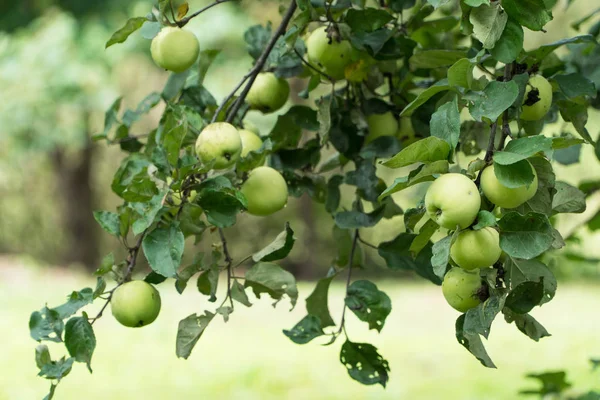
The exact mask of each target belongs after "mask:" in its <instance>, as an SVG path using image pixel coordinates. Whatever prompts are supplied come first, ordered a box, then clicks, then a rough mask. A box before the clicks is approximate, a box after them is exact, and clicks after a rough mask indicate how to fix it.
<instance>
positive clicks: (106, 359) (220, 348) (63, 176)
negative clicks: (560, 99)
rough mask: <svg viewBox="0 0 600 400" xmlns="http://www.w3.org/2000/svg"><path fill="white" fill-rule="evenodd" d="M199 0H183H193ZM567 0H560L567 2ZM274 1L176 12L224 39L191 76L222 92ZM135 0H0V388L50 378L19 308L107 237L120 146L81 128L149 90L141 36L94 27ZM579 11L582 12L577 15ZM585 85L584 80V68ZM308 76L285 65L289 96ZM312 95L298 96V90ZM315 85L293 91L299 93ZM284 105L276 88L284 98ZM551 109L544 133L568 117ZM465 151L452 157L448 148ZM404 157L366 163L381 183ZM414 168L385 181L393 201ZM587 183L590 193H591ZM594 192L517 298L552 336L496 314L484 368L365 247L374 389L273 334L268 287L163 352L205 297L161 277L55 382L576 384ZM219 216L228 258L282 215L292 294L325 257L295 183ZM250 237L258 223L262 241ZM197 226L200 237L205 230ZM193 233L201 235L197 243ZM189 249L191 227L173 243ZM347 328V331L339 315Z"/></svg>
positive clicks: (214, 41)
mask: <svg viewBox="0 0 600 400" xmlns="http://www.w3.org/2000/svg"><path fill="white" fill-rule="evenodd" d="M208 3H209V1H203V0H194V1H190V8H191V10H196V9H199V8H200V7H202V6H203V5H206V4H208ZM565 3H566V1H565ZM592 3H595V1H592V0H579V1H575V2H574V3H573V5H571V6H570V8H568V9H566V10H565V4H564V3H563V2H559V4H558V5H557V8H556V12H555V19H554V21H552V22H551V23H550V24H549V25H548V26H547V28H546V29H547V33H535V34H534V33H531V32H527V35H526V38H527V39H526V49H529V48H533V47H537V46H539V45H540V44H544V43H550V42H553V41H555V40H558V39H562V38H565V37H570V36H574V35H576V34H578V32H576V31H575V30H574V29H572V28H571V26H570V23H571V22H573V21H575V20H577V19H579V18H581V17H582V16H584V15H587V14H588V13H589V12H590V10H591V8H592V6H594V7H595V6H597V5H596V4H592ZM278 4H279V3H278V2H277V1H267V0H265V1H254V0H243V1H241V3H240V4H236V5H234V4H229V3H226V4H222V5H219V6H217V7H214V8H213V9H211V10H210V11H208V12H207V13H205V14H202V15H201V16H200V17H199V18H197V19H195V20H193V21H192V23H190V24H189V25H188V27H189V29H190V30H192V31H193V32H194V33H195V34H196V35H197V36H198V38H199V40H200V43H201V47H202V49H211V48H213V49H222V52H221V54H220V55H219V56H218V57H217V59H216V61H215V63H214V64H213V66H212V67H211V69H210V71H209V74H208V76H207V79H206V80H205V84H206V86H207V88H208V89H209V90H210V91H211V92H212V93H213V94H214V95H215V97H216V98H217V99H218V100H220V99H222V98H223V97H224V95H225V94H226V93H228V92H229V91H230V90H231V88H232V87H233V86H234V85H235V84H236V83H237V82H238V80H239V78H241V76H243V75H244V74H245V73H246V71H247V70H248V69H249V68H250V66H251V58H250V57H249V56H248V55H247V53H246V48H245V43H244V41H243V33H244V31H245V30H246V29H247V28H248V27H250V26H252V25H255V24H258V23H261V24H262V23H265V22H267V21H268V20H272V21H273V22H274V23H275V22H277V21H278V20H279V19H280V17H279V13H278ZM151 6H152V3H151V2H149V1H138V2H132V1H127V2H123V1H119V0H104V1H78V0H28V1H22V2H7V1H2V2H0V95H1V98H2V101H1V103H0V327H1V328H2V329H1V330H0V355H2V356H3V357H2V359H3V360H4V364H3V366H2V367H0V372H1V373H0V400H9V399H10V400H21V399H40V398H42V397H43V396H44V395H45V392H46V390H47V388H48V386H49V384H48V383H47V382H45V381H43V380H41V379H39V378H36V377H35V375H36V373H37V368H36V366H35V362H34V357H33V356H34V348H35V342H33V341H32V340H31V339H30V338H29V334H28V329H27V320H28V318H29V314H30V312H31V311H33V310H37V309H39V308H41V307H42V306H43V305H44V304H45V303H46V302H47V303H48V304H49V305H50V306H54V305H57V304H60V303H61V302H62V301H63V299H64V296H65V295H66V294H67V293H70V292H71V291H72V290H74V289H79V288H81V287H84V286H86V285H93V280H92V279H91V276H90V272H91V271H93V270H95V269H96V268H97V267H98V265H99V261H100V260H101V258H102V257H103V256H104V255H105V254H107V253H109V252H111V251H112V252H114V253H115V257H116V258H117V259H118V258H119V257H121V256H123V253H122V249H121V248H120V246H119V243H118V242H117V241H116V240H114V239H113V238H111V237H109V236H108V235H106V234H103V233H102V231H101V229H100V228H99V227H98V226H97V224H96V222H95V221H94V219H93V216H92V211H93V210H99V209H105V210H112V209H114V207H115V206H116V205H117V204H119V199H118V198H117V196H116V195H114V194H112V193H111V191H110V182H111V180H112V177H113V174H114V172H115V171H116V168H117V167H118V165H119V161H120V159H121V157H123V154H122V153H121V152H120V150H119V149H118V148H117V147H108V146H107V145H106V144H105V143H92V142H91V140H90V137H91V136H92V135H93V134H95V133H98V132H101V131H102V129H103V123H104V112H105V110H106V109H107V108H108V107H109V106H110V105H111V104H112V103H113V101H114V100H115V99H116V98H117V97H119V96H124V105H125V107H129V108H132V107H135V105H137V104H138V103H139V101H141V100H142V99H143V98H144V97H145V96H146V95H147V94H149V93H150V92H152V91H160V90H162V87H163V86H164V84H165V82H166V80H167V78H168V74H167V73H166V72H164V71H162V70H161V69H160V68H158V67H156V66H155V65H154V64H153V62H152V60H151V58H150V55H149V53H150V52H149V47H150V41H149V40H146V39H144V38H142V37H141V35H139V33H137V34H134V35H132V36H131V37H130V38H129V40H128V41H127V42H126V43H124V44H121V45H118V46H113V47H111V48H109V49H108V50H105V49H104V44H105V42H106V41H107V40H108V38H109V37H110V36H111V34H112V33H113V32H114V31H115V30H116V29H118V28H119V27H121V26H122V25H123V24H124V22H125V21H126V20H127V18H129V17H132V16H143V15H146V14H147V12H148V11H149V10H150V9H151ZM584 27H585V25H584ZM597 75H598V80H597V81H596V85H597V86H600V74H597ZM306 83H307V82H306V81H303V80H293V81H292V82H291V84H292V92H293V95H292V97H293V101H294V102H297V103H299V102H301V101H304V100H301V99H300V98H299V97H298V96H297V93H299V92H300V91H301V90H303V89H304V88H305V86H306ZM313 100H314V99H313ZM313 100H309V101H308V102H306V101H305V102H306V104H309V105H312V102H313ZM290 104H291V103H290ZM161 112H162V110H154V112H153V113H151V114H150V115H149V116H148V117H147V118H145V119H143V120H141V121H140V122H138V123H137V124H136V125H135V128H134V131H133V132H132V134H134V135H135V134H144V133H147V132H148V131H149V130H150V129H152V128H153V127H155V126H156V125H157V123H158V119H159V118H160V113H161ZM248 118H249V120H250V121H251V122H252V123H254V124H255V125H256V126H258V127H259V128H260V130H261V132H262V134H267V133H268V132H269V130H270V127H271V126H272V125H273V123H274V121H275V118H276V117H275V116H263V115H262V114H258V113H256V114H253V113H250V114H249V116H248ZM599 126H600V113H598V112H591V114H590V122H589V123H588V129H589V130H590V132H591V134H592V136H594V137H597V135H598V132H599V131H600V129H599V128H598V127H599ZM569 130H570V128H569V127H565V125H564V124H563V123H562V122H560V121H559V122H557V123H556V124H552V125H550V126H548V128H547V132H545V133H547V134H549V135H552V134H558V133H561V132H564V131H569ZM580 151H581V155H580V160H581V163H580V164H572V165H562V164H559V163H556V173H557V179H559V180H562V181H566V182H568V183H571V184H573V185H575V186H577V185H578V184H579V183H580V182H582V181H585V180H590V179H596V180H597V179H598V178H600V163H599V162H598V160H597V159H596V157H595V155H594V153H593V149H592V148H591V146H584V147H581V148H580ZM460 161H461V163H462V164H463V166H466V165H467V161H468V160H463V159H461V160H460ZM402 175H405V171H389V170H388V171H384V170H382V171H380V176H381V177H382V178H384V179H385V180H386V182H387V183H388V184H390V183H391V182H392V181H393V179H394V178H395V177H396V176H402ZM425 190H426V185H419V186H417V187H415V188H411V189H409V190H406V191H404V192H402V193H401V194H400V195H398V196H397V197H395V199H396V201H397V203H398V204H400V205H401V206H402V207H404V208H409V207H411V206H413V205H414V204H415V202H416V201H417V200H418V199H420V198H421V197H422V195H423V193H424V191H425ZM596 194H598V193H596ZM599 208H600V197H599V196H592V197H591V198H590V202H589V204H588V210H587V211H586V212H585V213H584V214H581V215H574V216H573V215H568V216H566V217H563V218H562V219H559V220H557V221H556V223H557V226H558V229H559V230H560V231H561V233H562V234H563V236H564V237H565V238H568V239H569V240H568V241H567V242H568V246H567V247H566V248H565V249H563V250H561V251H560V252H557V253H556V254H553V255H552V258H551V259H549V260H548V261H549V263H550V266H551V267H552V269H553V271H554V272H555V274H556V275H557V276H558V278H559V284H560V288H559V290H558V292H557V296H556V298H555V300H554V301H552V302H551V303H550V304H548V305H545V306H544V307H543V308H542V309H539V310H535V311H534V313H533V315H534V316H535V317H536V318H537V319H538V320H539V321H540V322H541V323H542V324H544V325H545V326H546V328H547V329H548V331H549V332H550V333H552V334H553V336H552V337H550V338H546V339H543V340H542V341H541V342H540V343H537V344H536V343H534V342H532V341H530V340H529V339H528V338H526V337H525V336H524V335H522V334H521V333H520V332H518V331H517V330H516V329H515V327H514V326H507V325H506V324H504V322H503V321H501V320H500V319H499V320H498V321H496V324H495V325H494V330H493V332H492V334H491V336H490V342H489V343H488V348H489V352H490V354H491V356H492V358H493V359H494V360H495V361H496V364H497V365H498V370H486V369H485V368H483V367H481V366H480V365H479V363H478V362H477V360H475V359H474V358H473V357H472V356H471V355H470V354H468V353H467V352H466V351H465V350H464V349H463V348H462V347H461V346H460V345H459V344H458V343H457V342H456V340H455V338H454V320H455V319H456V317H457V316H458V314H457V313H456V312H454V310H452V309H450V308H449V307H448V306H447V305H446V304H445V302H444V300H443V298H442V295H441V291H440V290H439V288H438V287H435V286H433V285H431V284H428V283H426V282H423V281H420V280H418V278H416V277H414V276H412V275H407V274H402V273H398V272H392V271H389V270H386V269H385V266H384V264H383V262H382V261H383V260H381V259H380V258H378V256H377V254H375V253H371V252H370V250H368V251H367V250H366V251H365V265H367V266H368V269H369V271H363V274H370V275H371V276H374V277H376V278H378V279H380V280H381V282H380V283H378V284H379V285H380V286H381V288H382V290H385V291H386V292H387V293H388V294H389V295H390V297H391V298H392V302H393V305H394V310H393V312H392V314H391V315H390V317H389V318H388V322H387V324H386V328H385V329H384V330H383V332H382V334H381V335H374V334H372V333H369V332H367V330H366V328H365V326H362V325H360V324H354V323H355V322H356V321H351V323H353V325H355V326H353V328H352V331H353V332H356V333H357V336H358V335H360V338H359V337H356V338H354V337H352V339H353V340H358V339H361V340H362V339H364V340H372V342H373V343H375V344H376V346H377V347H378V348H379V349H380V351H381V352H382V353H383V355H384V356H385V357H386V358H387V359H388V360H389V361H390V364H391V368H392V372H391V376H390V378H391V379H390V384H389V387H388V388H387V389H386V390H383V389H382V388H380V387H362V386H360V385H359V384H357V383H355V382H353V381H351V380H350V379H349V378H348V376H347V373H346V371H345V370H344V368H343V367H342V366H341V365H340V364H339V362H338V351H339V348H338V346H337V345H334V346H332V347H321V346H318V345H316V344H314V343H311V344H309V345H307V346H304V347H300V346H296V345H294V344H293V343H291V342H290V341H289V339H287V338H286V337H285V336H284V335H282V334H281V330H282V329H289V328H291V327H292V326H293V324H294V323H295V322H297V321H298V320H299V319H300V317H301V316H302V315H303V311H304V310H303V302H299V305H298V306H297V307H296V309H295V310H294V311H293V312H291V313H290V312H288V308H287V307H288V305H286V304H280V305H279V306H278V308H277V309H273V308H272V307H271V306H270V301H269V300H268V299H263V300H262V301H257V302H256V304H255V305H254V306H253V307H252V308H250V309H248V310H240V311H239V312H236V313H235V314H234V315H233V316H232V318H231V320H230V322H229V323H228V324H224V323H223V322H222V321H219V322H213V325H212V326H211V327H210V328H209V329H208V330H207V332H206V334H205V336H204V337H203V338H202V340H201V342H200V343H199V345H198V346H197V347H196V349H195V351H194V353H193V355H192V357H191V358H190V360H188V361H182V360H178V359H177V358H176V356H175V352H174V344H175V334H176V326H177V321H179V319H181V318H183V317H185V316H187V315H188V314H190V313H192V312H201V311H202V310H203V309H204V308H207V307H212V305H209V303H207V302H206V299H205V298H203V297H202V296H201V295H200V294H198V293H193V291H192V290H188V291H187V293H186V294H185V295H184V296H179V295H177V293H176V292H175V291H174V290H172V285H169V284H165V285H162V287H161V291H162V292H163V298H164V308H163V313H162V315H161V317H160V318H159V320H158V321H157V322H156V323H154V324H153V325H151V326H149V327H147V328H145V329H143V330H126V329H124V328H122V327H120V326H118V325H117V324H116V323H115V322H114V321H113V320H112V319H111V318H105V319H103V320H102V321H101V322H99V323H98V325H95V326H96V327H97V332H96V335H97V337H98V347H97V349H96V353H95V355H94V360H93V363H92V366H93V367H94V374H93V375H90V374H89V373H88V372H87V371H85V368H75V369H74V371H73V372H72V376H70V377H69V378H68V379H66V380H65V381H64V382H63V383H62V384H61V385H60V386H59V389H58V391H57V397H58V398H59V399H75V398H80V397H81V396H82V395H84V396H85V397H86V398H88V399H104V398H112V399H131V398H135V399H137V398H145V399H167V398H180V399H188V398H196V397H200V396H202V397H203V398H207V399H254V398H256V399H258V398H260V399H275V398H277V399H281V398H285V399H306V398H312V399H338V398H339V399H342V398H344V399H387V398H390V399H392V398H394V399H429V398H439V397H442V398H444V399H510V398H517V397H518V394H517V393H518V391H519V390H520V389H522V388H524V387H527V386H528V382H527V381H526V380H525V378H524V374H525V373H527V372H540V371H545V370H558V369H566V370H567V371H569V372H570V379H571V381H572V382H573V383H574V384H576V385H578V387H580V388H582V391H584V390H589V389H593V388H596V389H600V376H599V375H598V374H596V376H594V375H593V374H591V372H590V368H589V362H588V359H589V358H590V357H593V356H599V355H600V341H599V340H598V332H600V319H599V318H597V310H598V308H600V230H596V231H590V230H589V228H588V227H586V226H585V222H586V221H587V220H589V219H590V218H591V217H592V216H594V215H596V213H597V212H598V209H599ZM238 220H239V223H238V224H237V225H236V227H234V228H231V229H228V230H227V235H228V239H229V242H230V243H232V245H231V247H232V252H233V253H234V257H236V258H238V259H239V258H242V257H243V256H245V255H246V254H249V253H250V252H252V251H253V250H257V249H258V248H261V247H262V246H264V245H265V244H266V243H267V242H268V241H269V240H270V238H272V237H274V236H275V235H276V234H277V233H278V232H279V231H281V229H282V228H283V221H286V220H287V221H290V224H291V226H292V228H293V229H294V230H295V232H296V237H297V238H298V240H297V242H296V246H295V248H294V250H293V252H292V254H291V256H290V258H289V259H288V260H287V261H286V263H285V267H286V268H287V269H289V270H291V271H292V272H294V274H295V275H296V276H297V277H299V278H301V279H302V280H304V281H306V282H302V283H301V284H300V294H301V298H305V297H306V296H307V295H308V294H309V293H310V291H311V290H312V287H313V286H314V284H313V283H311V282H310V281H314V280H315V279H318V278H319V277H320V276H323V275H324V274H325V272H326V271H327V269H328V267H329V265H330V262H331V258H332V256H333V255H332V254H331V251H330V249H331V248H332V245H333V243H332V240H333V239H332V235H331V230H332V227H333V222H332V221H331V219H330V217H329V216H328V214H326V212H325V211H324V209H323V206H322V205H319V204H315V203H313V202H312V201H311V200H310V199H309V198H308V197H307V196H305V197H302V198H300V199H293V200H292V201H291V203H290V204H289V206H288V207H287V208H286V210H285V211H283V212H281V213H280V214H278V215H276V216H275V217H273V218H254V217H251V216H247V215H244V216H241V217H239V219H238ZM402 230H403V222H402V217H399V218H397V219H393V220H385V221H384V222H382V223H380V224H379V225H378V227H377V228H374V229H371V230H370V231H369V232H368V233H367V232H365V234H364V235H363V236H364V237H365V238H366V239H367V240H368V241H370V242H373V243H378V242H380V241H386V240H391V239H392V238H394V237H395V236H396V235H397V234H398V233H399V232H401V231H402ZM255 238H265V243H262V242H261V241H257V240H256V239H255ZM205 241H208V242H210V238H206V239H205ZM203 246H210V243H205V244H204V245H203ZM197 251H198V249H197V248H194V247H193V246H192V243H189V248H188V251H187V257H189V258H192V257H193V255H194V254H195V253H196V252H197ZM342 304H343V287H342V283H339V284H338V285H337V286H334V289H333V292H332V294H331V297H330V305H331V306H330V307H331V309H332V314H333V315H334V316H335V315H339V314H336V312H337V313H339V312H341V305H342ZM352 331H351V332H352Z"/></svg>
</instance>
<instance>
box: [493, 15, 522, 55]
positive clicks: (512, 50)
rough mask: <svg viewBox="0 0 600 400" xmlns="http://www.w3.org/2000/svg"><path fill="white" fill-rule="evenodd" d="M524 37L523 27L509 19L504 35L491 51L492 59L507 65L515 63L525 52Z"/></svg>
mask: <svg viewBox="0 0 600 400" xmlns="http://www.w3.org/2000/svg"><path fill="white" fill-rule="evenodd" d="M524 37H525V34H524V32H523V27H521V25H520V24H518V23H517V22H515V21H514V20H513V19H512V18H509V19H508V21H507V22H506V26H505V27H504V31H503V32H502V35H501V36H500V38H499V39H498V41H497V42H496V45H495V46H494V48H493V49H491V50H490V53H491V54H492V57H494V58H495V59H496V60H498V61H500V62H503V63H505V64H509V63H511V62H513V61H515V60H516V59H517V57H518V56H519V54H520V53H521V51H523V40H524Z"/></svg>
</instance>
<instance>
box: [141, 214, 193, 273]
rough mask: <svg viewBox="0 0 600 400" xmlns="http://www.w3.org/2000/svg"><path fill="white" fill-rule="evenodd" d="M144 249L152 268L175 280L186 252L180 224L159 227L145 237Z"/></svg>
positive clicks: (174, 223)
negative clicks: (184, 251)
mask: <svg viewBox="0 0 600 400" xmlns="http://www.w3.org/2000/svg"><path fill="white" fill-rule="evenodd" d="M142 248H143V250H144V254H145V256H146V259H147V260H148V263H149V264H150V267H151V268H152V270H153V271H155V272H157V273H158V274H160V275H162V276H166V277H167V278H175V277H176V276H177V270H178V269H179V265H180V263H181V257H182V256H183V250H184V237H183V233H182V232H181V229H179V222H178V221H172V222H171V224H170V225H168V226H159V227H157V228H156V229H155V230H153V231H152V232H150V233H149V234H147V235H146V236H145V237H144V240H143V241H142Z"/></svg>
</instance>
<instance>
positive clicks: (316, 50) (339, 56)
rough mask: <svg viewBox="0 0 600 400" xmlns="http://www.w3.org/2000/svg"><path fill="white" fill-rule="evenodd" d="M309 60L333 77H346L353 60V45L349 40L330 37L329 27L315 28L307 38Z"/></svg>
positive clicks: (337, 78)
mask: <svg viewBox="0 0 600 400" xmlns="http://www.w3.org/2000/svg"><path fill="white" fill-rule="evenodd" d="M306 51H307V53H308V60H309V62H310V63H312V64H313V65H315V66H316V67H317V68H318V69H319V70H321V71H322V72H324V73H326V74H327V75H329V76H330V77H332V78H333V79H336V80H339V79H344V77H345V71H346V67H347V66H348V65H349V64H350V63H351V62H352V45H351V44H350V42H348V41H347V40H336V39H335V38H329V37H328V33H327V28H326V27H324V26H322V27H320V28H317V29H315V30H314V31H313V32H312V33H311V34H310V36H309V37H308V39H307V40H306Z"/></svg>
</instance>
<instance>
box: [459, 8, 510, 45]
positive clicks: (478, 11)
mask: <svg viewBox="0 0 600 400" xmlns="http://www.w3.org/2000/svg"><path fill="white" fill-rule="evenodd" d="M507 20H508V15H507V14H506V13H505V12H504V9H503V8H502V6H501V5H500V3H499V2H495V3H494V4H492V5H489V6H488V5H481V6H479V7H477V8H474V9H473V10H472V11H471V13H470V14H469V21H470V22H471V24H472V25H473V36H475V38H476V39H477V40H479V41H480V42H481V43H482V44H483V48H484V49H491V48H493V47H494V46H495V44H496V42H497V41H498V39H500V36H501V35H502V32H503V31H504V27H505V26H506V21H507Z"/></svg>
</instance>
